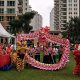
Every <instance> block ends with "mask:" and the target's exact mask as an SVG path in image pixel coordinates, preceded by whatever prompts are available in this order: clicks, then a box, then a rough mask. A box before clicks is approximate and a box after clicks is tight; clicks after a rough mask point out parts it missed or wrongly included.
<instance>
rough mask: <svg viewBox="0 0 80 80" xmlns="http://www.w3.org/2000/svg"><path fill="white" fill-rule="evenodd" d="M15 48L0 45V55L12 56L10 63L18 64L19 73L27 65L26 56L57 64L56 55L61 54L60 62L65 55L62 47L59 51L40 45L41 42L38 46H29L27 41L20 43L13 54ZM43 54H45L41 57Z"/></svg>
mask: <svg viewBox="0 0 80 80" xmlns="http://www.w3.org/2000/svg"><path fill="white" fill-rule="evenodd" d="M12 51H13V47H12V46H11V45H10V44H9V45H8V46H5V45H3V44H0V55H5V54H8V55H9V56H10V60H11V61H10V62H12V63H15V64H16V68H17V70H18V71H22V70H23V69H24V64H25V55H26V54H28V55H29V56H30V57H32V58H35V60H37V61H42V62H43V63H46V64H55V63H56V62H57V61H56V55H57V54H58V53H59V60H58V61H60V59H61V56H62V54H63V47H62V46H60V47H59V49H57V48H55V47H54V46H50V45H48V44H46V45H42V46H41V45H40V44H39V42H38V43H37V45H36V46H34V45H33V44H30V45H27V42H26V41H24V40H23V41H18V42H17V48H16V52H14V53H13V54H12ZM41 52H42V53H43V54H42V55H43V56H41ZM41 57H42V60H41Z"/></svg>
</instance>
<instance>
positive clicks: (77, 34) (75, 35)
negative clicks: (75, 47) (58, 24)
mask: <svg viewBox="0 0 80 80" xmlns="http://www.w3.org/2000/svg"><path fill="white" fill-rule="evenodd" d="M65 28H66V35H67V37H68V38H69V40H70V41H71V42H74V41H76V40H77V41H79V40H80V18H78V17H75V18H71V20H70V21H69V22H68V23H66V26H65Z"/></svg>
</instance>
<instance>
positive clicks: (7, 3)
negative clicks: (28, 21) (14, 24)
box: [0, 0, 29, 28]
mask: <svg viewBox="0 0 80 80" xmlns="http://www.w3.org/2000/svg"><path fill="white" fill-rule="evenodd" d="M28 8H29V0H0V23H2V25H3V26H4V27H5V28H7V27H8V26H9V24H8V22H9V21H11V20H14V19H15V18H18V16H19V15H22V14H24V13H25V12H28V11H29V9H28Z"/></svg>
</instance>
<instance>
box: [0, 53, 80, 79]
mask: <svg viewBox="0 0 80 80" xmlns="http://www.w3.org/2000/svg"><path fill="white" fill-rule="evenodd" d="M74 67H75V60H74V56H73V55H72V54H70V61H69V62H68V63H67V65H66V66H65V67H64V68H63V69H61V70H58V71H43V70H39V69H35V68H33V67H26V68H25V69H24V71H22V72H18V71H16V69H12V70H9V71H0V80H80V75H73V69H74Z"/></svg>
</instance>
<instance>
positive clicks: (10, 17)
mask: <svg viewBox="0 0 80 80" xmlns="http://www.w3.org/2000/svg"><path fill="white" fill-rule="evenodd" d="M14 19H15V16H7V21H12V20H14Z"/></svg>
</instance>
